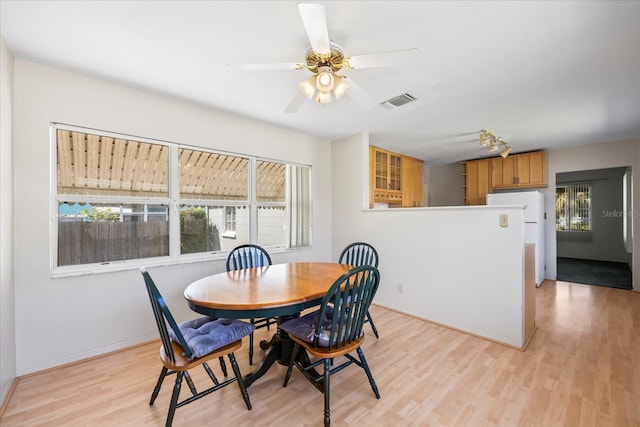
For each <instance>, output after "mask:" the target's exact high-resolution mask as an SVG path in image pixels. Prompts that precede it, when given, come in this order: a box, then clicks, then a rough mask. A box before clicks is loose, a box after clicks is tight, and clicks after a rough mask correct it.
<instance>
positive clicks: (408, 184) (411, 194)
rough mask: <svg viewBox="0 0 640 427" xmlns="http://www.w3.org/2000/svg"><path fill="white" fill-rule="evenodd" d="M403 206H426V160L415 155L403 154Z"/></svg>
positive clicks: (401, 171)
mask: <svg viewBox="0 0 640 427" xmlns="http://www.w3.org/2000/svg"><path fill="white" fill-rule="evenodd" d="M400 174H401V177H402V186H401V187H402V207H403V208H415V207H421V206H424V162H423V161H422V160H418V159H414V158H413V157H408V156H402V162H401V170H400Z"/></svg>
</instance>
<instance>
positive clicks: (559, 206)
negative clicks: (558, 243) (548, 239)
mask: <svg viewBox="0 0 640 427" xmlns="http://www.w3.org/2000/svg"><path fill="white" fill-rule="evenodd" d="M556 230H557V231H567V232H589V231H591V185H590V184H571V185H565V186H558V187H556Z"/></svg>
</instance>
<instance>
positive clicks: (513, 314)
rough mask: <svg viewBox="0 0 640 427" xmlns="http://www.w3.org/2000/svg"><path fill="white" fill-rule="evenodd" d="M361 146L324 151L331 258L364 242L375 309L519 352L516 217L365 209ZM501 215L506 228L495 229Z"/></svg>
mask: <svg viewBox="0 0 640 427" xmlns="http://www.w3.org/2000/svg"><path fill="white" fill-rule="evenodd" d="M367 146H368V135H366V134H363V135H356V136H354V137H351V138H345V139H342V140H340V141H334V142H333V143H332V152H331V155H332V163H333V184H332V190H333V204H332V206H333V208H332V217H333V227H332V230H333V232H332V234H333V243H332V247H333V258H334V259H337V257H338V255H339V254H340V251H341V250H342V248H344V246H346V245H347V244H348V243H350V242H353V241H359V240H362V241H366V242H369V243H371V244H372V245H373V246H374V247H375V248H376V249H377V250H378V253H379V255H380V273H381V284H380V288H379V290H378V294H377V295H376V298H375V301H374V302H375V303H376V304H379V305H382V306H385V307H389V308H392V309H395V310H399V311H402V312H405V313H409V314H412V315H414V316H418V317H421V318H424V319H428V320H431V321H435V322H438V323H441V324H445V325H448V326H451V327H454V328H458V329H461V330H465V331H468V332H471V333H474V334H476V335H479V336H483V337H486V338H490V339H493V340H496V341H499V342H503V343H505V344H509V345H513V346H516V347H521V346H522V345H524V332H523V328H524V324H523V312H522V306H523V293H524V272H523V266H524V215H523V210H522V209H521V208H520V209H518V208H499V207H494V206H481V207H476V206H462V207H447V208H444V207H442V208H410V209H376V210H370V209H367V205H368V200H367V196H368V191H366V190H367V186H368V179H367V175H368V161H367V158H368V150H367ZM503 213H504V214H507V215H508V216H509V218H510V226H509V227H507V228H501V227H499V225H498V216H499V215H500V214H503ZM398 285H400V287H401V288H402V292H400V291H399V288H398ZM381 333H382V334H384V331H381ZM409 333H415V334H416V339H419V331H410V332H409Z"/></svg>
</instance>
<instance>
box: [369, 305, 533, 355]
mask: <svg viewBox="0 0 640 427" xmlns="http://www.w3.org/2000/svg"><path fill="white" fill-rule="evenodd" d="M371 305H374V306H378V307H382V308H385V309H387V310H390V311H395V312H396V313H400V314H403V315H405V316H409V317H413V318H414V319H418V320H422V321H424V322H428V323H432V324H434V325H438V326H442V327H443V328H447V329H451V330H452V331H456V332H461V333H463V334H467V335H471V336H473V337H476V338H480V339H483V340H485V341H489V342H492V343H495V344H500V345H503V346H505V347H509V348H513V349H515V350H519V351H524V350H525V349H526V347H527V345H528V344H529V342H526V343H525V344H524V345H523V346H522V347H520V346H518V345H515V344H511V343H508V342H505V341H500V340H499V339H497V338H492V337H488V336H484V335H480V334H479V333H476V332H473V331H468V330H465V329H460V328H456V327H455V326H451V325H447V324H446V323H441V322H438V321H435V320H431V319H427V318H425V317H420V316H417V315H415V314H411V313H406V312H404V311H401V310H398V309H395V308H392V307H387V306H386V305H382V304H378V303H376V304H373V303H372V304H371ZM533 335H535V334H531V337H530V339H529V341H530V340H531V338H532V337H533Z"/></svg>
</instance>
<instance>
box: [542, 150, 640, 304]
mask: <svg viewBox="0 0 640 427" xmlns="http://www.w3.org/2000/svg"><path fill="white" fill-rule="evenodd" d="M547 154H548V155H547V160H548V164H547V171H548V173H549V176H548V184H549V185H548V187H547V188H544V189H541V190H540V191H542V192H543V193H544V195H545V201H544V202H545V206H546V211H547V216H548V219H547V222H546V226H545V231H546V236H545V240H546V265H547V272H546V277H547V278H548V279H555V278H556V274H557V265H556V257H557V247H556V236H555V209H553V206H555V188H556V174H557V173H561V172H573V171H581V170H592V169H605V168H616V167H625V166H631V168H632V173H633V206H632V207H631V211H632V212H631V216H632V218H633V219H632V232H633V236H634V242H633V255H632V265H631V270H632V272H633V289H634V290H636V291H640V139H630V140H624V141H612V142H602V143H598V144H590V145H581V146H578V147H570V148H564V149H558V150H550V151H549V152H548V153H547ZM549 207H551V209H549Z"/></svg>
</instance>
